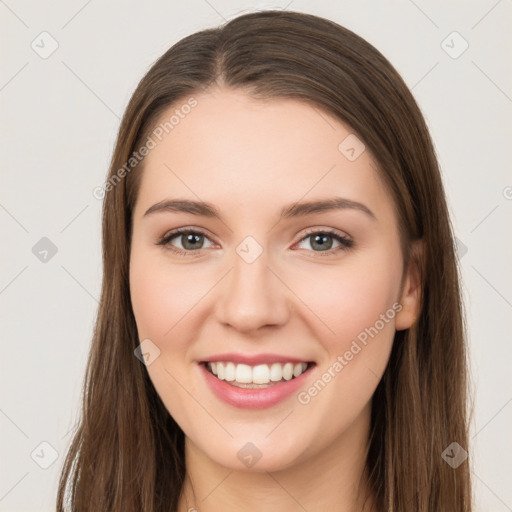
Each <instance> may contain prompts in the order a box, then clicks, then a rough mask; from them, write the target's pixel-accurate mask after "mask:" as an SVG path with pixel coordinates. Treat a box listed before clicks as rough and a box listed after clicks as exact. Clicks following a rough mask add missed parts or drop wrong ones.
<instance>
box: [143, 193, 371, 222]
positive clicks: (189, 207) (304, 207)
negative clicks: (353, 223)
mask: <svg viewBox="0 0 512 512" xmlns="http://www.w3.org/2000/svg"><path fill="white" fill-rule="evenodd" d="M333 210H358V211H360V212H363V213H365V214H366V215H368V216H369V217H370V218H372V219H373V220H376V217H375V214H374V213H373V212H372V211H371V210H370V209H369V208H368V207H367V206H365V205H364V204H362V203H358V202H357V201H351V200H350V199H344V198H341V197H332V198H328V199H322V200H318V201H304V202H298V203H292V204H290V205H287V206H285V207H284V208H283V209H282V210H281V214H280V219H290V218H295V217H304V216H307V215H313V214H315V213H320V212H327V211H333ZM157 212H183V213H190V214H192V215H199V216H203V217H210V218H215V219H219V220H222V215H221V214H220V212H219V210H218V209H217V208H216V207H215V206H214V205H213V204H211V203H207V202H204V201H192V200H190V199H165V200H163V201H160V202H159V203H156V204H154V205H153V206H151V207H150V208H149V209H148V210H147V211H146V213H145V214H144V217H146V216H148V215H151V214H153V213H157Z"/></svg>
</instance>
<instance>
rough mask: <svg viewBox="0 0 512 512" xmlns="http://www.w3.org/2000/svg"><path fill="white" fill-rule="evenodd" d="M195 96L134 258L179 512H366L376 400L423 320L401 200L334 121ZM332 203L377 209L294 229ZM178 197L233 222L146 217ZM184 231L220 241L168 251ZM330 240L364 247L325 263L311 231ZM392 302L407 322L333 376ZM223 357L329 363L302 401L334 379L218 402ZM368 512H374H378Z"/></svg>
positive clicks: (137, 236)
mask: <svg viewBox="0 0 512 512" xmlns="http://www.w3.org/2000/svg"><path fill="white" fill-rule="evenodd" d="M194 97H195V98H196V99H197V102H198V103H197V106H196V107H195V108H194V109H193V110H192V111H191V112H190V113H189V114H188V115H187V116H186V117H184V118H183V119H181V120H180V122H179V124H178V125H176V126H175V127H174V129H173V130H172V131H171V132H170V133H169V134H168V135H167V136H165V137H164V138H163V140H162V141H161V142H159V143H158V145H157V146H156V147H155V148H154V149H152V150H151V152H150V153H149V155H148V156H147V157H146V159H145V162H144V171H143V175H142V180H141V184H140V189H139V193H138V196H137V201H136V205H135V209H134V212H133V235H132V246H131V254H130V291H131V297H132V306H133V311H134V315H135V319H136V323H137V329H138V334H139V339H140V340H141V341H142V340H144V339H150V340H151V341H152V343H154V344H155V345H156V346H157V347H158V349H159V350H160V354H159V356H158V357H157V358H156V359H155V360H154V361H153V362H152V363H151V364H150V365H149V366H147V371H148V372H149V376H150V378H151V380H152V382H153V384H154V386H155V389H156V391H157V392H158V394H159V395H160V397H161V398H162V400H163V402H164V404H165V406H166V408H167V409H168V411H169V413H170V414H171V415H172V416H173V418H174V419H175V420H176V422H177V423H178V424H179V425H180V427H181V428H182V430H183V431H184V433H185V436H186V441H185V450H186V465H187V482H186V485H185V489H184V493H183V495H182V499H181V502H180V506H179V510H180V511H187V510H189V509H190V508H192V507H193V508H195V509H197V510H199V511H201V512H209V511H218V510H223V511H226V512H229V511H232V510H233V511H235V510H236V511H240V510H244V511H256V510H266V511H269V512H273V511H280V512H283V511H284V512H286V511H295V510H308V511H316V510H340V511H344V512H355V511H358V512H360V511H361V510H363V509H362V501H361V499H360V498H358V496H357V486H358V483H360V485H361V486H360V490H361V492H362V493H363V494H364V493H365V492H366V491H367V490H368V489H367V488H366V485H365V480H364V471H363V470H364V457H365V450H366V446H367V439H368V435H369V426H370V411H371V398H372V395H373V393H374V391H375V388H376V387H377V384H378V383H379V380H380V379H381V377H382V374H383V372H384V370H385V367H386V364H387V361H388V359H389V354H390V350H391V347H392V343H393V336H394V333H395V330H397V329H406V328H408V327H410V326H411V325H412V323H413V322H414V321H415V319H416V318H417V314H418V308H419V304H418V302H419V299H418V297H419V289H418V279H417V274H416V272H414V270H413V269H412V267H411V269H409V270H408V271H407V272H405V273H404V269H403V259H402V254H401V250H400V238H399V230H398V224H397V218H396V214H395V212H394V208H393V201H392V198H391V196H390V194H389V192H388V190H387V188H386V187H385V185H384V184H383V182H382V181H381V179H380V177H379V175H378V173H377V171H376V168H377V165H376V163H375V161H374V159H373V158H372V155H371V154H370V151H369V150H368V149H367V150H365V151H364V152H363V153H362V154H361V155H360V156H359V157H358V158H357V159H355V160H354V161H350V160H349V159H347V158H346V156H345V155H344V154H342V152H340V150H338V146H339V144H340V142H341V141H343V140H344V139H345V138H346V137H347V135H349V134H350V133H352V132H351V130H350V128H349V127H348V126H346V125H345V124H343V123H341V122H340V121H338V120H336V119H334V118H333V117H332V116H329V115H328V114H326V113H324V112H321V111H320V110H318V109H316V108H313V107H312V106H309V105H307V104H305V103H302V102H299V101H295V100H290V99H276V100H268V101H262V100H255V99H251V98H250V97H249V96H248V95H247V94H246V93H244V92H242V91H234V90H229V89H225V88H215V89H212V90H209V91H208V92H207V93H201V94H197V95H194ZM185 101H186V99H185ZM185 101H183V103H185ZM175 109H176V105H174V106H172V107H170V108H169V109H168V111H167V112H166V113H165V114H164V115H163V116H162V119H169V117H170V115H171V114H172V113H173V112H174V110H175ZM332 197H339V198H344V199H348V200H350V201H352V202H356V203H359V204H360V205H364V207H366V209H367V210H369V211H370V212H371V213H369V212H367V211H363V208H350V207H346V208H342V209H338V210H330V211H322V212H316V213H313V214H309V215H305V216H300V217H290V218H283V219H280V218H279V215H280V212H281V209H282V208H284V207H285V206H287V205H290V204H294V203H296V202H298V201H300V202H304V201H315V200H321V199H327V198H332ZM167 199H189V200H193V201H200V200H201V201H204V202H208V203H211V204H213V205H214V206H215V207H216V208H217V209H218V210H219V211H220V214H221V215H222V221H221V220H220V219H217V218H214V217H206V216H200V215H194V214H192V213H185V212H176V211H170V210H167V211H166V210H160V211H155V212H153V213H150V214H148V215H144V214H145V212H146V211H147V210H148V209H149V208H150V207H151V206H153V205H155V204H156V203H159V202H160V201H163V200H167ZM181 227H186V228H190V229H191V230H194V229H195V230H196V232H197V230H199V235H201V234H204V235H205V237H204V238H203V239H202V241H200V242H197V241H196V242H195V244H196V245H191V244H190V243H188V244H187V242H188V240H189V239H190V238H187V235H177V236H175V237H174V238H172V239H171V240H170V241H169V242H168V243H167V246H163V245H157V242H158V241H159V240H160V239H161V238H162V237H164V235H166V234H168V233H170V232H171V231H172V230H175V229H177V228H181ZM313 228H314V229H313ZM322 230H323V231H322ZM325 230H334V231H335V232H336V233H337V234H339V235H341V236H344V237H346V238H348V239H349V240H351V241H352V242H353V244H352V246H351V247H348V248H345V247H344V246H343V245H342V244H341V243H340V242H339V241H337V240H336V239H335V238H334V237H332V236H331V237H329V235H328V238H327V239H326V241H327V242H329V244H330V245H329V249H330V252H331V253H330V254H328V255H324V254H323V252H325V251H322V249H321V247H320V248H319V244H316V243H315V235H311V233H322V232H324V233H325ZM308 235H309V236H308ZM248 236H251V237H253V238H254V239H255V240H256V241H257V243H258V244H259V246H260V247H261V248H262V249H263V252H262V253H261V255H259V257H257V258H256V259H255V260H254V261H252V262H251V263H247V261H246V260H244V259H243V258H242V257H241V256H240V255H239V253H238V252H237V250H236V249H237V247H238V246H239V244H240V243H241V242H242V241H243V240H244V239H245V238H246V237H248ZM324 236H325V235H324ZM192 243H194V240H193V239H192ZM325 245H326V244H325V243H324V247H325ZM195 247H198V249H196V248H195ZM171 248H175V249H177V250H182V251H186V250H188V252H190V253H192V252H194V254H192V255H186V256H184V255H180V254H176V253H174V252H172V250H171ZM394 304H395V306H396V305H397V304H400V305H401V309H400V311H399V312H397V313H396V314H395V310H393V315H390V314H387V316H386V322H380V324H383V327H382V328H379V330H378V334H377V335H375V336H374V337H373V338H368V343H367V344H366V345H364V346H363V345H362V344H361V343H359V345H360V346H361V347H362V349H361V350H360V351H359V352H358V353H357V355H354V357H353V358H352V359H351V360H349V361H345V362H346V364H344V366H343V369H342V371H338V372H334V374H333V370H332V366H333V363H334V362H335V361H336V360H337V358H338V356H340V355H342V356H343V354H345V353H346V352H347V350H349V349H350V347H351V344H352V343H353V341H354V340H357V336H358V335H360V333H362V332H363V331H364V330H365V329H367V328H370V327H371V326H375V325H377V324H376V321H377V320H379V318H382V316H381V315H383V314H386V312H387V311H390V308H392V307H393V305H394ZM391 316H392V318H390V317H391ZM224 352H237V353H242V354H261V353H271V354H286V355H293V356H295V357H299V358H303V359H304V360H307V361H314V362H315V363H316V366H315V367H313V368H312V370H311V371H310V373H309V375H308V377H307V384H305V385H304V386H303V387H302V388H301V390H300V391H304V390H306V391H307V389H308V388H310V387H311V386H312V385H313V383H314V382H315V381H317V379H320V378H321V377H322V374H324V372H326V371H328V370H329V368H331V376H332V375H335V376H332V378H331V379H330V380H329V382H328V384H327V385H325V387H324V388H323V389H322V390H321V392H319V393H318V394H317V395H316V396H314V397H311V400H310V401H309V402H308V403H300V402H299V400H298V396H297V395H298V393H293V394H292V395H291V396H289V397H288V398H286V399H285V400H283V401H281V402H279V403H277V404H275V405H272V406H271V407H267V408H264V409H256V410H247V409H243V408H239V407H236V406H233V405H231V404H228V403H226V402H224V401H222V400H220V399H219V398H218V397H217V396H216V395H215V394H214V393H213V392H212V390H211V389H210V387H209V386H208V385H207V384H206V382H205V379H204V376H203V374H202V372H201V371H200V370H199V364H198V362H199V361H201V360H203V359H204V358H205V357H206V356H208V355H212V354H218V353H224ZM247 442H251V443H252V444H253V445H255V446H256V447H257V449H258V450H259V452H260V453H261V455H262V456H261V458H260V459H259V460H258V461H257V463H256V464H254V466H252V467H250V468H249V467H246V466H244V464H243V463H242V462H241V460H240V459H239V458H238V457H237V452H238V451H239V450H240V449H241V448H242V447H243V446H244V445H245V444H246V443H247ZM367 507H368V508H367V509H366V510H374V508H373V507H372V504H371V500H370V501H369V502H368V503H367Z"/></svg>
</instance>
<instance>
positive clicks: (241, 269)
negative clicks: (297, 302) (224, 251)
mask: <svg viewBox="0 0 512 512" xmlns="http://www.w3.org/2000/svg"><path fill="white" fill-rule="evenodd" d="M290 311H291V302H290V291H289V290H288V288H287V287H286V286H285V284H283V280H282V278H281V279H280V278H279V276H278V272H276V270H275V269H273V268H270V267H269V265H268V261H267V258H266V253H265V252H263V254H261V255H260V256H259V257H258V258H257V259H256V260H255V261H253V262H252V263H248V262H246V261H244V259H243V258H241V257H240V256H239V255H238V254H235V255H234V258H233V267H232V270H231V272H229V273H228V275H227V276H226V277H225V278H224V279H223V285H222V286H221V288H220V290H219V299H218V301H217V305H216V316H217V320H218V321H219V322H221V323H222V324H223V325H225V326H230V327H232V328H233V329H236V330H237V331H240V332H244V333H248V332H254V331H258V330H259V329H261V328H262V327H271V326H272V327H274V328H275V327H276V326H279V325H283V324H284V323H286V321H287V320H288V318H289V315H290Z"/></svg>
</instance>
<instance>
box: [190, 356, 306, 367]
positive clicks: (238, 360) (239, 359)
mask: <svg viewBox="0 0 512 512" xmlns="http://www.w3.org/2000/svg"><path fill="white" fill-rule="evenodd" d="M219 361H220V362H222V361H232V362H233V363H235V364H247V365H249V366H255V365H258V364H265V363H269V364H272V363H311V362H313V361H311V360H308V359H300V358H297V357H292V356H284V355H281V354H253V355H248V354H235V353H229V354H216V355H212V356H208V357H205V358H204V359H201V360H200V362H201V363H206V362H212V363H215V362H219Z"/></svg>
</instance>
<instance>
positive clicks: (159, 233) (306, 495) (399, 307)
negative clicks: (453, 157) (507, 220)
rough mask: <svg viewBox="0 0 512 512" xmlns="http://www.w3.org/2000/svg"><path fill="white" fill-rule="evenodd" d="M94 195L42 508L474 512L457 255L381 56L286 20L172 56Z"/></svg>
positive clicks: (145, 91)
mask: <svg viewBox="0 0 512 512" xmlns="http://www.w3.org/2000/svg"><path fill="white" fill-rule="evenodd" d="M103 190H104V193H105V201H104V212H103V247H104V251H103V265H104V276H103V287H102V296H101V303H100V308H99V312H98V319H97V323H96V329H95V333H94V339H93V344H92V349H91V353H90V359H89V361H88V367H87V375H86V381H85V392H84V402H83V416H82V419H81V421H80V423H79V425H78V429H77V432H76V433H75V436H74V439H73V443H72V445H71V447H70V450H69V453H68V456H67V459H66V462H65V465H64V468H63V472H62V476H61V482H60V487H59V494H58V498H57V509H58V510H65V509H66V508H65V505H66V503H67V502H69V505H70V510H76V511H80V512H83V511H95V512H98V511H103V510H104V511H107V510H108V511H123V512H126V511H140V510H144V511H155V512H156V511H163V510H172V511H180V512H181V511H187V510H189V511H190V510H200V511H209V510H223V511H229V510H266V511H268V510H280V511H283V510H310V511H312V510H340V511H379V512H380V511H394V512H398V511H407V512H409V511H417V512H427V511H428V512H434V511H436V512H437V511H439V510H450V511H453V512H456V511H457V512H462V511H470V510H471V503H470V502H471V499H470V496H471V490H470V479H469V469H468V467H469V466H468V460H467V453H466V450H467V448H468V435H467V413H466V359H465V358H466V353H465V342H464V328H463V327H464V326H463V318H462V308H461V299H460V291H459V277H458V270H457V266H456V258H455V251H454V242H453V240H454V237H453V234H452V229H451V226H450V222H449V216H448V211H447V206H446V200H445V195H444V190H443V186H442V182H441V178H440V172H439V167H438V163H437V161H436V156H435V152H434V149H433V146H432V142H431V139H430V136H429V133H428V130H427V128H426V125H425V122H424V119H423V117H422V115H421V113H420V110H419V109H418V106H417V104H416V103H415V101H414V99H413V97H412V95H411V93H410V92H409V91H408V89H407V87H406V85H405V84H404V82H403V80H402V79H401V78H400V76H399V75H398V73H397V72H396V71H395V70H394V68H393V67H392V66H391V64H390V63H389V62H388V61H387V60H386V59H385V58H384V57H383V56H382V55H381V54H380V53H379V52H378V51H377V50H376V49H375V48H373V47H372V46H371V45H370V44H369V43H367V42H366V41H364V40H363V39H362V38H360V37H359V36H357V35H355V34H354V33H352V32H350V31H349V30H347V29H345V28H343V27H341V26H339V25H337V24H335V23H333V22H331V21H328V20H325V19H322V18H319V17H315V16H312V15H307V14H301V13H294V12H279V11H266V12H258V13H252V14H246V15H243V16H239V17H238V18H236V19H234V20H232V21H230V22H228V23H227V24H225V25H224V26H223V27H220V28H219V29H212V30H205V31H202V32H199V33H196V34H193V35H191V36H189V37H186V38H184V39H183V40H181V41H179V42H178V43H177V44H176V45H174V46H173V47H172V48H170V49H169V50H168V51H167V52H166V53H165V54H164V55H163V56H162V57H161V58H160V59H159V60H158V61H157V62H156V63H155V64H154V65H153V67H152V68H151V69H150V70H149V72H148V73H147V75H146V76H145V77H144V78H143V79H142V81H141V82H140V84H139V86H138V87H137V89H136V91H135V93H134V94H133V97H132V99H131V101H130V104H129V105H128V107H127V110H126V112H125V115H124V117H123V121H122V124H121V127H120V131H119V136H118V140H117V144H116V148H115V151H114V155H113V158H112V162H111V167H110V172H109V176H108V179H107V182H106V183H105V186H104V189H103ZM66 496H67V499H66Z"/></svg>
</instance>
